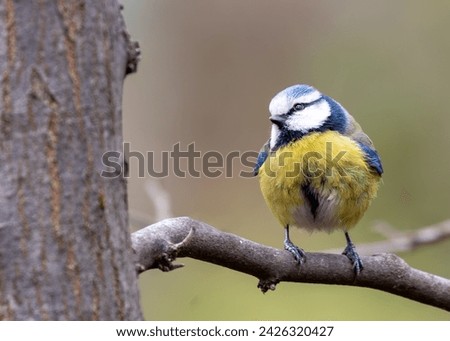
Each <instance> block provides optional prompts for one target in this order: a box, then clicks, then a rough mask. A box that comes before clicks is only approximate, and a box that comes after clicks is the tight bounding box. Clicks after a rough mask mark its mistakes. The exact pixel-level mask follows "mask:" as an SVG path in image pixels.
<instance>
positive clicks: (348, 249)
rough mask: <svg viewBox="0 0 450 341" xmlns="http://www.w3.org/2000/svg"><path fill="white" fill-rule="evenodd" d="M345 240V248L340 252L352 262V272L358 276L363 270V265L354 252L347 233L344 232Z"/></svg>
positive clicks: (353, 246)
mask: <svg viewBox="0 0 450 341" xmlns="http://www.w3.org/2000/svg"><path fill="white" fill-rule="evenodd" d="M345 239H346V240H347V246H346V247H345V249H344V252H342V254H343V255H346V256H347V258H348V259H350V261H351V262H352V265H353V270H354V271H355V274H356V275H359V273H360V272H361V270H362V269H363V264H362V261H361V258H359V255H358V253H357V252H356V249H355V245H354V244H353V243H352V240H351V239H350V236H349V235H348V232H345Z"/></svg>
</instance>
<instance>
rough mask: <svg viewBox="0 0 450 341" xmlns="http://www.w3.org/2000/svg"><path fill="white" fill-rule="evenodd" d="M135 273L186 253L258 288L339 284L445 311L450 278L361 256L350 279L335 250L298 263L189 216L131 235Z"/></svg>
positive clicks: (388, 257) (165, 265)
mask: <svg viewBox="0 0 450 341" xmlns="http://www.w3.org/2000/svg"><path fill="white" fill-rule="evenodd" d="M131 239H132V245H133V249H134V251H135V254H136V271H137V272H138V273H141V272H143V271H146V270H149V269H155V268H159V269H161V270H162V271H170V270H173V269H176V268H179V267H181V266H183V265H181V264H174V260H175V259H176V258H181V257H191V258H194V259H198V260H202V261H205V262H209V263H213V264H217V265H221V266H224V267H227V268H229V269H232V270H236V271H239V272H242V273H246V274H249V275H252V276H254V277H256V278H258V279H259V283H258V288H260V289H261V290H262V291H263V292H266V291H268V290H274V289H275V287H276V285H277V284H278V283H279V282H302V283H320V284H338V285H349V286H359V287H367V288H372V289H378V290H381V291H385V292H388V293H391V294H395V295H398V296H402V297H405V298H409V299H411V300H414V301H417V302H421V303H424V304H428V305H431V306H435V307H438V308H441V309H444V310H447V311H450V295H449V292H450V280H448V279H445V278H442V277H439V276H436V275H433V274H429V273H426V272H423V271H420V270H417V269H414V268H412V267H410V266H409V265H408V264H407V263H406V262H405V261H404V260H403V259H401V258H400V257H398V256H396V255H394V254H387V253H384V254H377V255H373V256H363V257H362V261H363V262H364V270H363V271H362V272H361V274H360V275H358V276H357V277H355V275H354V272H353V269H352V267H351V265H350V263H349V261H348V259H347V258H346V257H345V256H343V255H340V254H324V253H307V258H306V262H305V263H304V264H302V265H301V268H299V267H298V265H297V264H296V262H295V261H294V259H293V258H292V256H291V254H290V253H288V252H286V251H283V250H278V249H275V248H272V247H269V246H264V245H261V244H258V243H255V242H252V241H250V240H247V239H244V238H241V237H239V236H236V235H234V234H231V233H225V232H222V231H219V230H217V229H215V228H214V227H212V226H210V225H208V224H206V223H203V222H200V221H196V220H193V219H191V218H188V217H180V218H171V219H166V220H163V221H161V222H158V223H156V224H153V225H150V226H148V227H145V228H143V229H141V230H139V231H137V232H134V233H133V234H132V237H131Z"/></svg>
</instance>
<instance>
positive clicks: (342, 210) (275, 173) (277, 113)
mask: <svg viewBox="0 0 450 341" xmlns="http://www.w3.org/2000/svg"><path fill="white" fill-rule="evenodd" d="M269 111H270V117H269V119H270V121H271V122H272V130H271V134H270V138H269V140H268V141H267V143H266V144H265V145H264V146H263V148H262V149H261V151H260V153H259V155H258V158H257V161H256V165H255V169H254V173H255V175H258V176H259V181H260V187H261V192H262V194H263V197H264V199H265V201H266V203H267V205H268V206H269V208H270V210H271V211H272V213H273V214H274V216H275V217H276V218H277V220H278V221H279V222H280V223H281V225H282V226H283V227H284V231H285V239H284V248H285V249H286V250H288V251H289V252H291V253H292V254H293V255H294V257H295V260H296V261H297V263H298V264H301V263H302V262H303V261H304V259H305V252H304V251H303V250H302V249H301V248H299V247H297V246H296V245H295V244H294V243H292V241H291V240H290V237H289V228H290V227H291V226H296V227H299V228H303V229H306V230H308V231H325V232H331V231H333V230H336V229H339V230H342V231H343V232H344V234H345V237H346V242H347V246H346V248H345V250H344V252H343V254H344V255H346V256H347V257H348V258H349V259H350V261H351V263H352V265H353V269H354V271H355V273H356V274H359V272H360V271H361V270H362V268H363V264H362V262H361V259H360V257H359V255H358V253H357V252H356V249H355V246H354V244H353V243H352V241H351V239H350V236H349V234H348V231H349V230H350V229H351V228H352V227H354V226H355V225H356V224H357V222H358V221H359V220H360V219H361V218H362V216H363V215H364V213H365V211H366V210H367V208H368V207H369V205H370V203H371V201H372V199H374V198H375V196H376V193H377V191H378V185H379V183H380V180H381V174H382V173H383V167H382V165H381V160H380V157H379V156H378V153H377V151H376V150H375V147H374V145H373V143H372V141H371V140H370V138H369V137H368V136H367V135H366V134H365V133H364V132H363V131H362V129H361V127H360V125H359V124H358V123H357V122H356V121H355V119H354V118H353V117H352V116H351V115H350V114H349V113H348V112H347V110H345V109H344V107H343V106H342V105H341V104H339V103H338V102H337V101H335V100H334V99H332V98H331V97H328V96H326V95H324V94H322V93H321V92H319V91H318V90H317V89H315V88H314V87H312V86H309V85H303V84H302V85H294V86H291V87H288V88H287V89H285V90H283V91H281V92H280V93H278V94H277V95H276V96H275V97H274V98H273V99H272V101H271V102H270V105H269Z"/></svg>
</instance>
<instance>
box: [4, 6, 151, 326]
mask: <svg viewBox="0 0 450 341" xmlns="http://www.w3.org/2000/svg"><path fill="white" fill-rule="evenodd" d="M0 26H1V27H0V33H1V37H0V44H1V46H0V72H1V74H0V77H1V84H0V87H1V93H0V97H1V99H0V318H1V319H9V320H25V319H27V320H28V319H36V320H42V319H45V320H92V319H95V320H96V319H103V320H104V319H106V320H132V319H141V318H142V314H141V310H140V306H139V293H138V286H137V275H136V272H135V270H134V265H133V261H132V251H131V244H130V236H129V232H128V216H127V188H126V181H125V180H124V179H123V177H121V176H119V177H116V178H108V179H107V178H104V177H102V176H100V172H101V170H102V169H103V167H102V159H101V158H102V155H103V153H105V152H106V151H120V150H122V113H121V100H122V84H123V79H124V77H125V74H126V68H127V62H128V59H127V58H128V54H127V49H128V46H129V45H128V44H129V41H128V35H127V33H126V31H125V27H124V23H123V20H122V17H121V14H120V9H119V5H118V3H117V2H116V1H111V0H102V1H99V0H86V1H78V0H77V1H71V0H67V1H62V0H61V1H50V0H48V1H46V0H39V1H29V0H22V1H19V0H15V1H13V0H1V1H0Z"/></svg>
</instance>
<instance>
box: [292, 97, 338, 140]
mask: <svg viewBox="0 0 450 341" xmlns="http://www.w3.org/2000/svg"><path fill="white" fill-rule="evenodd" d="M330 115H331V110H330V106H329V105H328V103H327V101H325V100H322V101H319V102H317V103H316V104H313V105H311V106H310V107H306V108H305V109H303V110H302V111H299V112H297V113H295V114H294V115H292V116H291V117H289V118H288V119H287V121H286V126H287V128H288V129H289V130H296V131H302V132H307V131H309V130H311V129H316V128H319V127H321V126H322V124H323V123H324V122H325V121H326V120H327V118H328V117H330Z"/></svg>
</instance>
